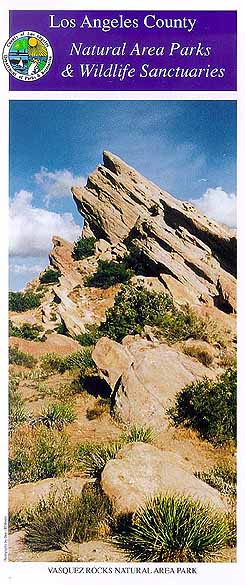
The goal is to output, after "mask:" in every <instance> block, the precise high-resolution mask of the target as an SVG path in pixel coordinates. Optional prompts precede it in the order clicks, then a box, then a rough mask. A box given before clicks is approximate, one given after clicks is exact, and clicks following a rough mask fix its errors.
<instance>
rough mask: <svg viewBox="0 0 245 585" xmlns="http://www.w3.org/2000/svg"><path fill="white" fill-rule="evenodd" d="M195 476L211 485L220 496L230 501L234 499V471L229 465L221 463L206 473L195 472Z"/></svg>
mask: <svg viewBox="0 0 245 585" xmlns="http://www.w3.org/2000/svg"><path fill="white" fill-rule="evenodd" d="M195 476H196V477H198V478H199V479H201V480H202V481H205V483H208V484H209V485H211V486H212V487H213V488H215V489H216V490H218V491H219V492H220V493H221V494H222V495H224V496H226V497H228V498H231V499H233V498H235V497H236V471H235V469H234V467H232V466H231V465H228V464H227V463H223V464H222V465H218V466H216V467H213V468H212V469H209V470H208V471H201V472H200V471H199V472H196V473H195Z"/></svg>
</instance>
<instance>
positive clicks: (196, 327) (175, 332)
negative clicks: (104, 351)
mask: <svg viewBox="0 0 245 585" xmlns="http://www.w3.org/2000/svg"><path fill="white" fill-rule="evenodd" d="M145 325H150V326H152V327H154V328H155V330H156V334H158V336H160V337H161V338H162V337H163V338H164V339H166V340H167V341H168V342H170V343H172V342H175V341H178V340H185V339H189V338H193V339H202V340H204V341H211V339H212V340H214V336H215V341H216V340H217V339H216V331H213V328H212V327H211V326H210V323H209V322H206V321H204V320H203V319H200V318H199V317H198V316H197V315H196V314H195V313H194V311H192V310H191V309H190V307H189V306H188V305H187V306H185V307H183V309H181V310H180V309H177V308H176V307H175V306H174V304H173V300H172V297H170V296H169V295H167V294H165V293H156V292H153V291H149V290H147V289H146V288H144V287H142V286H138V287H135V286H133V285H131V284H126V285H122V288H121V290H120V291H119V293H118V294H117V295H116V297H115V302H114V305H113V307H111V308H110V309H107V311H106V321H105V323H101V325H100V327H99V333H100V335H107V336H108V337H110V338H111V339H115V340H116V341H122V339H123V337H125V336H126V335H135V334H137V333H138V334H140V333H141V332H142V331H143V329H144V327H145Z"/></svg>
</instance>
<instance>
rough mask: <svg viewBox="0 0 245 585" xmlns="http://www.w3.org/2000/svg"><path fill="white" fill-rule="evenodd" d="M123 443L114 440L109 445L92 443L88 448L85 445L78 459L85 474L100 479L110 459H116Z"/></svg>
mask: <svg viewBox="0 0 245 585" xmlns="http://www.w3.org/2000/svg"><path fill="white" fill-rule="evenodd" d="M122 445H123V443H122V442H121V441H114V442H113V443H108V445H96V444H92V443H90V445H89V444H88V446H87V447H86V448H84V445H81V447H80V448H79V450H78V459H80V461H81V467H82V470H83V472H84V474H85V475H87V476H88V477H91V478H95V479H100V478H101V474H102V471H103V469H104V467H105V465H106V463H107V461H109V460H110V459H115V457H116V455H117V453H118V451H119V450H120V449H121V447H122Z"/></svg>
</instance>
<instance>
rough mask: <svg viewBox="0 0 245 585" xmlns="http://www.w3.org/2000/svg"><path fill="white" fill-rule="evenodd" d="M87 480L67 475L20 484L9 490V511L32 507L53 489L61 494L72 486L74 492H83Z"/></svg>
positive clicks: (13, 511) (11, 512)
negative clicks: (65, 476)
mask: <svg viewBox="0 0 245 585" xmlns="http://www.w3.org/2000/svg"><path fill="white" fill-rule="evenodd" d="M87 481H88V480H87V479H84V478H82V477H67V478H51V479H42V480H41V481H37V482H35V483H21V484H18V485H16V486H14V487H13V488H11V489H10V490H9V513H10V514H14V513H16V512H20V511H21V510H24V509H26V508H32V507H33V506H35V505H36V504H37V503H38V502H39V500H40V499H41V498H47V497H48V495H49V493H50V491H51V490H54V491H55V492H56V493H57V495H60V494H62V493H63V491H64V490H65V489H66V488H70V489H71V491H72V493H73V494H81V492H82V489H83V487H84V485H85V484H86V483H87Z"/></svg>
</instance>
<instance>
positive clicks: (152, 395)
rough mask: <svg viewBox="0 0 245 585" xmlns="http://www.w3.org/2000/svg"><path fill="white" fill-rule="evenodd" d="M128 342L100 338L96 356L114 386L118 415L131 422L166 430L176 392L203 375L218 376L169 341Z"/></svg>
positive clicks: (129, 423) (138, 338)
mask: <svg viewBox="0 0 245 585" xmlns="http://www.w3.org/2000/svg"><path fill="white" fill-rule="evenodd" d="M125 342H126V345H125V344H120V343H117V342H116V341H113V340H111V339H108V338H101V339H100V340H99V342H98V343H97V345H96V347H95V350H94V352H93V359H94V361H95V363H96V365H97V367H98V368H99V371H100V374H101V376H102V377H103V378H105V380H106V381H107V382H108V384H109V385H110V386H111V388H112V393H113V397H114V402H115V406H114V409H115V412H116V414H117V415H118V416H119V418H120V419H121V420H122V421H123V422H124V423H126V424H128V425H134V424H138V425H148V426H151V427H153V428H154V429H156V430H157V431H159V430H163V429H164V428H166V427H167V426H168V424H169V421H168V417H167V410H168V408H169V407H170V406H171V405H172V404H173V402H174V399H175V396H176V394H177V392H178V391H180V390H181V389H182V388H183V387H184V386H186V385H187V384H190V383H191V382H194V381H195V380H199V379H201V378H203V377H204V376H207V377H209V378H214V377H215V372H214V371H212V370H211V369H210V368H207V367H205V366H204V365H203V364H201V363H200V362H198V361H197V360H196V359H193V358H191V357H189V356H188V355H184V354H183V353H182V352H180V351H178V350H177V349H176V348H174V347H170V346H168V345H167V344H161V345H160V344H159V343H154V342H151V341H148V340H147V339H141V338H140V337H137V336H136V337H133V336H131V337H130V336H127V338H126V339H125Z"/></svg>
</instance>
